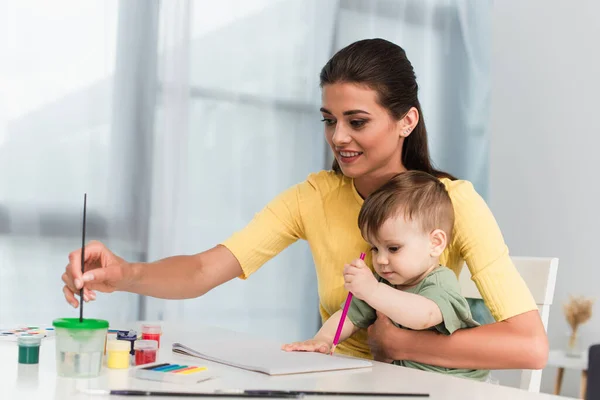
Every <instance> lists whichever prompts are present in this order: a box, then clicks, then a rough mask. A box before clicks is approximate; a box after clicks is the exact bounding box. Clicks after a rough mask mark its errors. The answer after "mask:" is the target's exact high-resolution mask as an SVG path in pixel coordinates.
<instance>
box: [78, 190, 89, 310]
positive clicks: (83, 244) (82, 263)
mask: <svg viewBox="0 0 600 400" xmlns="http://www.w3.org/2000/svg"><path fill="white" fill-rule="evenodd" d="M86 208H87V193H84V194H83V228H82V229H81V276H82V278H83V273H84V272H85V268H84V266H85V214H86ZM82 280H83V279H82ZM79 322H83V285H82V286H81V291H80V292H79Z"/></svg>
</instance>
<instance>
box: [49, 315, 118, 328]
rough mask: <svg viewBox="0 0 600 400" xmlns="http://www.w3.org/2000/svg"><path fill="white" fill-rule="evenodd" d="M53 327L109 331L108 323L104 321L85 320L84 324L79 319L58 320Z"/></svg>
mask: <svg viewBox="0 0 600 400" xmlns="http://www.w3.org/2000/svg"><path fill="white" fill-rule="evenodd" d="M52 326H53V327H55V328H65V329H87V330H95V329H108V321H106V320H104V319H93V318H84V319H83V321H82V322H79V318H58V319H55V320H54V321H52Z"/></svg>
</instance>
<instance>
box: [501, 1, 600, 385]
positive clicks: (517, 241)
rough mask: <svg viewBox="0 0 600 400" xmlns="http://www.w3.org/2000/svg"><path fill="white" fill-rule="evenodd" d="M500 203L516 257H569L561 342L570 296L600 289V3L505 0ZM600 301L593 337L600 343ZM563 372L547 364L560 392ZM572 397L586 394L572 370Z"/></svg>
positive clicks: (563, 266) (562, 287) (563, 274)
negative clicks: (558, 376)
mask: <svg viewBox="0 0 600 400" xmlns="http://www.w3.org/2000/svg"><path fill="white" fill-rule="evenodd" d="M494 7H495V10H494V28H493V29H494V31H493V34H494V35H493V36H494V39H493V55H492V69H493V86H492V88H493V90H492V121H491V130H492V132H491V133H492V135H491V137H492V143H491V155H490V158H491V166H490V169H491V179H490V206H491V208H492V211H493V212H494V214H495V216H496V218H497V220H498V222H499V224H500V227H501V229H502V231H503V233H504V236H505V239H506V241H507V243H508V245H509V248H510V249H511V253H512V254H513V255H532V256H556V257H559V258H560V263H559V270H558V282H557V285H556V292H555V303H554V305H553V308H552V310H551V314H550V322H549V331H548V334H549V338H550V345H551V347H552V348H557V347H561V346H563V345H564V343H565V340H566V334H567V333H568V327H567V324H566V322H565V320H564V317H563V314H562V303H563V302H564V301H565V300H566V299H567V298H568V295H569V294H575V295H587V296H593V295H597V294H598V292H599V291H598V282H599V281H600V265H599V264H598V260H597V259H598V257H597V254H598V249H599V246H598V240H599V237H600V235H599V233H600V232H599V229H600V216H599V214H598V207H599V199H600V196H599V195H600V189H599V187H598V178H599V177H598V165H597V161H596V160H598V148H600V128H599V125H598V116H599V115H600V101H599V96H600V75H599V72H600V53H599V52H598V50H597V49H598V47H597V46H598V43H597V41H598V38H600V25H598V24H597V16H598V15H599V14H600V3H599V2H597V1H594V0H585V1H584V0H579V1H577V2H569V1H567V0H564V1H559V0H552V1H548V0H528V1H522V0H502V1H496V2H495V6H494ZM598 307H600V304H598V305H596V313H595V315H594V316H593V317H592V320H591V321H590V322H589V323H588V324H587V325H584V327H583V331H582V335H584V337H583V340H584V341H587V342H588V344H589V342H599V343H600V310H598ZM555 373H556V370H555V369H554V368H550V367H549V368H546V370H545V371H544V378H543V383H542V390H543V391H545V392H550V391H552V389H553V382H554V377H555ZM564 379H565V380H564V382H563V392H562V394H563V395H569V396H577V395H578V393H579V392H578V390H579V380H578V374H577V373H576V372H575V371H566V373H565V378H564Z"/></svg>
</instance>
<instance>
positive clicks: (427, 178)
mask: <svg viewBox="0 0 600 400" xmlns="http://www.w3.org/2000/svg"><path fill="white" fill-rule="evenodd" d="M397 216H403V217H404V218H405V219H406V220H409V221H417V222H418V223H419V224H420V226H421V229H422V230H423V232H424V233H429V232H431V231H433V230H435V229H441V230H443V231H444V232H445V233H446V237H447V243H450V240H451V237H452V228H453V226H454V208H453V207H452V201H451V200H450V196H449V195H448V191H447V190H446V187H445V186H444V184H443V183H442V182H440V180H439V179H437V178H436V177H434V176H432V175H430V174H428V173H426V172H422V171H406V172H402V173H400V174H398V175H396V176H394V177H393V178H392V179H390V180H389V181H388V182H387V183H386V184H384V185H383V186H382V187H380V188H379V189H377V190H376V191H375V192H373V193H372V194H371V195H370V196H369V197H367V198H366V199H365V202H364V204H363V206H362V208H361V209H360V213H359V214H358V227H359V228H360V231H361V234H362V236H363V238H365V240H367V241H368V239H367V238H377V234H378V232H379V229H380V228H381V226H382V225H383V223H384V222H385V221H386V220H387V219H389V218H392V217H397Z"/></svg>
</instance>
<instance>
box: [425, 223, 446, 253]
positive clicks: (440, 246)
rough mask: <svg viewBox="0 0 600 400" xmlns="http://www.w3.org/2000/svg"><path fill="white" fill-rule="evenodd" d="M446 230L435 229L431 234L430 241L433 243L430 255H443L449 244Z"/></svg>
mask: <svg viewBox="0 0 600 400" xmlns="http://www.w3.org/2000/svg"><path fill="white" fill-rule="evenodd" d="M447 241H448V238H447V237H446V232H444V231H443V230H441V229H435V230H434V231H432V232H431V233H430V234H429V242H430V243H431V248H430V256H431V257H439V256H441V255H442V253H443V252H444V250H445V249H446V245H447V244H448V242H447Z"/></svg>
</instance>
